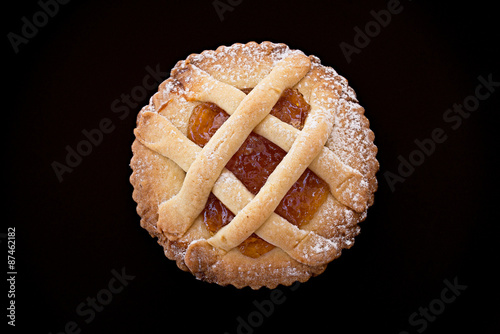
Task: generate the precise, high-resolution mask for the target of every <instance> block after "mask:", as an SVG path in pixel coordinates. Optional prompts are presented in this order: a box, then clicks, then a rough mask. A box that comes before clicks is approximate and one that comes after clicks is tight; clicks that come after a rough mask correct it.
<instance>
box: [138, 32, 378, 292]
mask: <svg viewBox="0 0 500 334" xmlns="http://www.w3.org/2000/svg"><path fill="white" fill-rule="evenodd" d="M243 88H253V90H252V91H251V92H250V93H249V94H248V95H246V94H245V93H243V92H242V91H241V90H240V89H243ZM285 88H295V89H297V90H298V91H299V92H300V93H301V94H302V95H303V96H304V99H305V100H306V101H307V102H308V103H309V104H310V105H311V111H310V113H309V115H308V117H307V118H306V122H305V125H304V128H303V129H302V131H299V130H297V129H295V128H294V127H292V126H290V125H288V124H286V123H284V122H282V121H280V120H279V119H277V118H276V117H274V116H272V115H269V111H270V110H271V108H272V106H273V105H274V103H276V101H277V100H278V98H279V97H280V95H281V92H282V91H283V90H284V89H285ZM203 102H212V103H215V104H217V105H218V106H219V107H221V108H222V109H224V110H225V111H226V112H227V113H228V114H230V115H231V117H229V119H228V120H227V121H226V122H225V123H224V124H223V125H222V127H221V128H220V129H219V130H218V131H217V132H216V133H215V135H214V136H213V137H212V138H211V140H210V141H209V143H208V144H207V145H206V146H205V147H204V148H203V149H202V148H201V147H199V146H198V145H196V144H195V143H193V142H191V141H190V140H189V139H188V138H187V137H186V134H187V125H188V120H189V118H190V116H191V113H192V111H193V109H194V108H195V107H196V106H197V105H199V104H200V103H203ZM250 131H254V132H255V133H257V134H260V135H262V136H264V137H266V138H267V139H269V140H271V141H272V142H274V143H275V144H277V145H278V146H280V147H281V148H282V149H284V150H285V151H287V152H288V154H287V155H286V156H285V158H284V159H283V161H281V163H280V164H279V165H278V167H277V168H276V170H275V171H274V172H273V173H272V174H271V175H270V177H269V178H268V180H267V182H266V184H265V185H264V187H263V188H262V189H261V191H260V192H259V193H258V194H257V195H255V196H254V195H253V194H251V193H250V192H249V191H248V190H247V189H246V188H245V186H244V185H243V184H242V183H241V182H240V181H239V180H238V179H237V178H236V177H235V176H234V175H233V174H232V173H231V172H229V171H228V170H227V169H225V168H224V166H225V165H226V163H227V161H228V160H229V159H230V158H231V156H232V155H233V154H234V152H235V151H236V150H238V148H239V147H240V146H241V143H242V142H243V141H244V140H245V139H246V137H247V136H248V134H249V133H250ZM134 133H135V135H136V140H135V141H134V143H133V145H132V151H133V157H132V160H131V164H130V165H131V168H132V170H133V173H132V175H131V178H130V181H131V183H132V185H133V186H134V192H133V198H134V200H135V201H136V202H137V212H138V213H139V215H140V216H141V226H142V227H143V228H145V229H146V230H147V231H148V232H149V233H150V234H151V236H153V237H156V238H158V242H159V243H160V244H161V245H162V246H163V248H164V251H165V255H166V256H167V257H168V258H169V259H172V260H175V261H176V262H177V265H178V266H179V268H181V269H183V270H188V271H190V272H192V273H193V274H194V275H195V276H196V277H197V278H199V279H202V280H205V281H208V282H215V283H217V284H220V285H227V284H231V285H234V286H236V287H238V288H241V287H245V286H250V287H251V288H253V289H258V288H260V287H262V286H266V287H269V288H274V287H276V286H277V285H278V284H283V285H290V284H292V283H293V282H295V281H300V282H305V281H307V280H308V279H309V278H310V277H311V276H315V275H318V274H320V273H322V272H323V271H324V270H325V268H326V265H327V264H328V263H329V262H330V261H332V260H333V259H335V258H337V257H338V256H340V254H341V251H342V249H344V248H350V247H351V246H352V244H353V242H354V237H355V236H356V235H357V234H358V233H359V231H360V229H359V226H358V223H359V222H361V221H363V220H364V219H365V218H366V212H367V209H368V207H369V206H370V205H371V204H372V203H373V198H374V192H375V191H376V189H377V180H376V178H375V174H376V172H377V170H378V168H379V165H378V162H377V160H376V153H377V148H376V146H375V145H374V143H373V140H374V135H373V132H372V131H371V130H370V128H369V122H368V120H367V119H366V117H365V116H364V109H363V108H362V107H361V106H360V105H359V104H358V101H357V99H356V95H355V93H354V91H353V90H352V88H350V87H349V86H348V84H347V81H346V80H345V79H344V78H343V77H341V76H339V75H338V74H337V73H336V72H335V71H334V70H333V69H332V68H330V67H326V66H323V65H321V63H320V61H319V59H318V58H317V57H314V56H309V57H307V56H306V55H304V54H303V53H302V52H301V51H298V50H291V49H290V48H288V46H286V45H284V44H275V43H271V42H263V43H261V44H257V43H255V42H250V43H247V44H234V45H232V46H229V47H226V46H221V47H219V48H218V49H217V50H215V51H204V52H202V53H201V54H192V55H190V56H189V57H188V58H187V59H186V60H184V61H180V62H178V63H177V64H176V66H175V67H174V69H173V70H172V72H171V77H170V78H169V79H167V80H166V81H164V82H163V83H162V84H161V85H160V87H159V90H158V92H157V93H156V94H155V95H154V96H153V97H152V98H151V100H150V103H149V104H148V105H147V106H145V107H144V108H143V109H142V110H141V111H140V112H139V115H138V118H137V127H136V129H135V131H134ZM307 167H309V168H310V169H311V170H312V171H313V172H315V173H316V174H317V175H318V176H319V177H321V178H322V179H323V180H324V181H325V182H326V183H327V184H328V185H329V188H330V194H329V195H328V198H327V200H326V201H325V203H324V204H323V205H322V206H321V207H320V209H319V210H318V211H317V212H316V214H315V215H314V217H313V219H312V220H311V221H310V222H309V223H308V224H306V225H305V226H303V227H301V228H298V227H297V226H295V225H293V224H291V223H289V222H288V221H286V219H284V218H282V217H280V216H279V215H277V214H275V213H274V209H275V208H276V205H277V204H278V203H279V201H280V200H281V198H282V197H283V196H284V194H285V193H286V192H287V191H288V189H289V188H290V186H291V185H292V184H293V183H294V182H295V181H296V180H297V178H298V177H299V176H300V175H301V174H302V172H303V171H304V170H305V169H306V168H307ZM210 192H212V193H213V194H214V195H215V196H216V197H217V198H219V200H220V201H221V202H222V203H224V204H225V205H226V206H227V207H228V208H229V209H230V210H231V211H232V212H234V213H235V215H236V216H235V218H234V219H233V220H232V221H231V222H230V223H229V224H228V225H226V226H225V227H223V228H222V229H220V230H219V231H218V232H217V233H216V234H215V235H213V236H212V235H211V234H210V233H209V232H208V230H207V229H206V228H205V226H204V224H203V222H202V218H201V217H200V212H201V211H202V210H203V208H204V206H205V202H206V200H207V197H208V195H209V194H210ZM254 232H255V233H256V234H257V235H258V236H260V237H261V238H262V239H264V240H266V241H267V242H269V243H271V244H273V245H274V246H276V247H275V248H274V249H273V250H271V251H270V252H268V253H266V254H264V255H261V256H260V257H258V258H251V257H248V256H245V255H243V254H242V253H241V252H240V251H239V250H238V248H237V246H238V245H239V244H240V243H241V242H242V241H243V240H245V239H246V238H247V237H248V236H249V235H250V234H252V233H254Z"/></svg>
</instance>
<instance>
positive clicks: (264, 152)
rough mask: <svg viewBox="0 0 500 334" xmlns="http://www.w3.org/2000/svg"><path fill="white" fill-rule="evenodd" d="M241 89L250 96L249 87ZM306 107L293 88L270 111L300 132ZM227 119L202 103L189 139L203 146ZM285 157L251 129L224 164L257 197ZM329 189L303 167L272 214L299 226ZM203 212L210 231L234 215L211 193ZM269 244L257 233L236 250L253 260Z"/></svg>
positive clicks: (319, 203)
mask: <svg viewBox="0 0 500 334" xmlns="http://www.w3.org/2000/svg"><path fill="white" fill-rule="evenodd" d="M242 91H243V92H245V93H246V94H248V93H249V92H250V91H251V88H248V89H242ZM309 109H310V106H309V104H308V103H307V102H306V101H305V100H304V97H303V96H302V94H300V93H299V92H298V91H297V90H295V89H286V90H285V91H284V92H283V93H282V94H281V97H280V99H279V100H278V102H276V104H275V105H274V107H273V109H272V110H271V115H273V116H275V117H277V118H279V119H280V120H282V121H283V122H286V123H288V124H290V125H292V126H294V127H295V128H297V129H299V130H302V128H303V127H304V122H305V119H306V117H307V114H308V112H309ZM228 118H229V115H228V114H227V113H226V112H225V111H224V110H222V109H221V108H219V107H218V106H217V105H216V104H213V103H209V102H205V103H202V104H200V105H198V106H197V107H196V108H194V110H193V114H192V115H191V118H190V119H189V126H188V138H189V139H190V140H192V141H193V142H195V143H196V144H198V145H199V146H201V147H203V146H205V144H206V143H208V141H209V140H210V138H211V137H212V136H213V134H214V133H215V131H217V129H218V128H219V127H220V126H221V125H222V123H224V122H225V121H226V120H227V119H228ZM285 155H286V152H285V151H284V150H283V149H281V148H280V147H279V146H277V145H276V144H274V143H272V142H271V141H269V140H267V139H266V138H264V137H262V136H260V135H258V134H256V133H253V132H252V133H251V134H250V136H248V138H247V139H246V140H245V142H244V143H243V145H242V146H241V147H240V148H239V150H238V151H237V152H236V153H235V154H234V155H233V157H232V158H231V160H229V162H228V163H227V165H226V168H227V169H228V170H229V171H231V172H232V173H233V174H234V175H235V176H236V177H237V178H238V179H239V180H240V181H241V182H242V183H243V184H244V185H245V187H246V188H247V189H248V190H249V191H250V192H251V193H252V194H254V195H256V194H257V193H258V192H259V190H260V188H262V186H263V185H264V183H266V180H267V178H268V177H269V175H270V174H271V173H272V172H273V170H274V169H275V168H276V166H277V165H278V164H279V163H280V161H281V160H282V159H283V158H284V157H285ZM328 191H329V190H328V185H327V184H326V183H325V182H324V181H323V180H322V179H320V178H319V177H318V176H316V174H314V173H313V172H312V171H311V170H309V169H306V170H305V172H304V173H303V174H302V175H301V177H300V178H299V179H298V180H297V182H295V184H294V185H293V186H292V187H291V188H290V190H289V191H288V192H287V194H286V195H285V197H283V199H282V200H281V202H280V204H279V205H278V207H277V208H276V210H275V213H277V214H278V215H280V216H281V217H283V218H285V219H286V220H288V221H289V222H290V223H292V224H295V225H297V226H298V227H301V226H303V225H305V224H306V223H307V222H309V221H310V220H311V219H312V217H313V216H314V214H315V213H316V211H317V210H318V209H319V207H320V206H321V205H322V204H323V202H324V201H325V200H326V198H327V196H328ZM202 215H203V222H204V223H205V226H206V227H207V229H208V231H209V232H210V233H211V234H212V235H213V234H215V233H216V232H217V231H218V230H219V229H220V228H222V227H223V226H225V225H227V224H229V222H230V221H231V220H232V219H233V218H234V214H233V213H232V212H231V211H230V210H229V209H228V208H227V207H226V206H225V205H224V204H223V203H222V202H221V201H219V200H218V199H217V197H215V196H214V195H213V194H212V193H211V194H210V196H209V198H208V200H207V204H206V206H205V209H204V210H203V212H202ZM273 248H274V246H273V245H271V244H270V243H268V242H267V241H265V240H263V239H262V238H260V237H259V236H257V235H256V234H255V233H254V234H252V235H251V236H250V237H248V238H247V239H246V240H245V241H244V242H242V243H241V244H240V245H239V250H240V252H241V253H243V254H244V255H246V256H249V257H252V258H257V257H259V256H261V255H262V254H265V253H267V252H268V251H270V250H271V249H273Z"/></svg>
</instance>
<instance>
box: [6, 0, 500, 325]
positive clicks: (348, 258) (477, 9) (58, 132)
mask: <svg viewBox="0 0 500 334" xmlns="http://www.w3.org/2000/svg"><path fill="white" fill-rule="evenodd" d="M222 2H227V1H224V0H222ZM238 3H239V4H238ZM490 3H491V4H492V5H486V2H484V3H482V2H480V1H475V2H473V3H466V2H454V3H453V5H445V4H436V3H435V2H433V3H432V4H430V3H429V4H425V3H424V2H423V1H412V2H410V1H403V0H402V1H401V5H402V7H403V10H402V12H401V13H400V14H397V15H393V16H392V19H391V22H390V24H389V25H388V26H387V27H384V28H382V29H381V31H380V33H379V34H378V35H376V36H374V37H373V38H371V41H370V43H369V44H368V45H367V46H366V47H365V48H363V49H362V50H361V52H360V53H359V54H353V55H352V61H351V62H350V63H348V62H347V61H346V58H345V57H344V55H343V53H342V51H341V49H340V47H339V44H340V43H341V42H346V43H349V44H351V45H352V44H353V39H354V35H355V31H354V30H353V29H354V27H356V26H358V27H360V28H361V29H363V28H364V26H365V24H366V23H368V22H369V21H372V20H373V17H372V16H371V14H370V11H371V10H375V11H379V10H382V9H385V8H386V5H387V1H357V2H355V3H352V2H348V1H332V2H326V1H325V2H319V1H307V2H306V1H301V2H294V1H272V2H271V1H260V2H257V1H249V0H245V1H233V4H235V5H234V6H232V11H226V12H224V13H223V17H224V19H223V20H221V19H220V18H219V16H218V14H217V12H216V9H215V8H214V6H213V4H212V1H199V2H194V1H152V0H144V1H71V2H70V3H69V4H65V5H60V7H59V9H58V12H57V14H56V15H55V16H54V17H53V18H50V19H48V20H47V23H46V24H44V25H43V26H42V27H40V28H39V31H38V33H37V34H36V36H34V37H32V38H30V39H29V40H28V43H27V44H23V45H21V46H20V47H19V52H18V53H15V52H14V51H13V48H12V46H11V44H10V43H9V41H8V38H7V34H8V33H9V32H13V33H16V34H21V29H22V25H23V21H22V17H26V18H27V19H28V20H29V21H32V17H33V15H34V14H35V13H36V12H38V11H40V10H41V9H40V5H39V4H37V2H35V1H24V2H16V6H15V7H14V5H13V4H12V2H9V3H8V7H5V6H6V5H4V9H3V18H4V20H3V21H4V22H5V27H4V36H6V37H5V38H4V47H5V51H4V54H5V55H6V56H7V58H6V59H7V62H5V63H4V64H5V65H4V66H5V67H6V68H7V76H6V78H5V80H4V87H7V91H6V92H5V93H4V100H5V101H7V102H8V104H7V105H8V107H7V108H5V109H4V115H5V118H4V126H3V129H4V131H2V132H3V134H4V136H5V138H4V141H3V142H4V155H3V165H4V179H5V182H6V183H7V188H6V189H5V190H4V192H5V194H6V198H7V202H6V205H5V209H6V212H7V216H6V218H4V224H5V227H4V228H3V229H2V231H0V232H1V233H4V234H5V233H6V232H7V226H12V227H15V228H16V252H15V257H16V269H17V272H18V274H17V276H16V277H17V281H16V298H15V301H16V327H15V330H22V329H25V328H36V332H37V333H49V332H52V333H59V332H63V331H64V328H65V326H66V324H67V323H68V322H70V321H74V322H76V324H77V328H78V330H81V333H119V332H122V333H166V332H171V331H174V330H177V331H181V330H182V331H187V332H189V333H191V332H200V333H224V332H228V333H236V332H238V317H241V318H242V319H248V316H249V315H252V314H253V315H254V320H255V319H257V320H259V318H258V316H255V314H256V312H255V311H256V310H257V308H256V306H255V305H254V304H253V301H259V302H261V301H264V300H268V299H269V296H270V290H268V289H261V290H259V291H253V290H251V289H248V288H247V289H242V290H237V289H235V288H234V287H219V286H217V285H214V284H208V283H204V282H200V281H197V280H196V279H194V278H193V277H192V276H191V275H190V274H189V273H185V272H182V271H181V270H179V269H177V267H176V265H175V263H173V262H171V261H169V260H167V259H166V258H165V257H164V255H163V252H162V249H161V247H160V246H159V245H157V244H156V241H155V240H153V239H152V238H150V237H149V235H148V233H147V232H146V231H145V230H143V229H141V228H140V226H139V217H138V215H137V214H136V212H135V203H134V202H133V200H132V197H131V194H132V187H131V185H130V183H129V181H128V178H129V176H130V173H131V170H130V168H129V161H130V158H131V156H132V154H131V149H130V146H131V144H132V141H133V139H134V138H133V133H132V131H133V128H134V126H135V115H136V114H137V112H138V111H139V110H140V108H141V107H142V105H144V104H146V103H147V102H148V98H144V99H143V101H141V102H140V103H139V105H138V106H137V107H135V108H130V114H129V115H128V116H127V117H125V118H124V119H120V118H119V117H118V116H119V114H116V113H113V111H112V108H111V103H112V102H113V101H114V100H116V99H119V98H120V96H121V94H130V92H131V90H132V89H133V88H134V87H136V86H140V85H142V79H143V78H144V77H145V76H146V75H147V71H146V69H145V68H146V67H147V66H149V67H152V68H154V67H155V66H157V65H158V66H159V67H160V69H161V70H162V71H163V72H169V71H170V69H171V68H172V67H173V66H174V65H175V63H176V62H177V61H178V60H181V59H185V58H186V57H187V56H188V55H189V54H190V53H199V52H201V51H203V50H205V49H215V48H216V47H218V46H219V45H231V44H232V43H234V42H243V43H245V42H248V41H252V40H255V41H258V42H260V41H264V40H270V41H273V42H283V43H286V44H288V45H289V46H290V47H291V48H297V49H301V50H303V51H304V52H305V53H306V54H314V55H316V56H318V57H320V59H321V60H322V63H323V64H326V65H329V66H332V67H333V68H335V69H336V70H337V72H338V73H339V74H341V75H343V76H345V77H346V78H347V79H348V80H349V83H350V85H351V86H352V87H353V88H354V89H355V90H356V93H357V95H358V98H359V100H360V102H361V104H362V105H363V106H364V107H365V109H366V115H367V117H368V118H369V119H370V122H371V128H372V129H373V131H374V132H375V135H376V139H375V142H376V145H377V146H378V148H379V153H378V159H379V161H380V164H381V168H380V171H379V173H378V179H379V190H378V192H377V194H376V198H375V204H374V206H373V207H372V208H370V209H369V212H368V218H367V220H366V221H365V222H363V223H362V224H361V227H362V232H361V235H360V236H359V237H357V239H356V243H355V245H354V247H353V248H351V249H350V250H347V251H345V252H344V253H343V255H342V256H341V258H339V259H338V260H336V261H334V262H332V263H331V264H330V265H329V267H328V268H327V270H326V272H325V273H323V274H322V275H320V276H318V277H316V278H312V279H311V280H310V281H309V282H307V283H305V284H302V285H300V286H299V288H298V289H296V290H295V291H291V290H290V289H289V288H286V287H280V288H279V289H280V290H282V292H283V295H284V296H285V298H286V299H285V300H284V302H283V303H282V304H280V305H275V307H274V310H273V312H272V314H271V315H269V316H266V317H263V321H262V323H261V324H259V326H256V328H252V331H253V332H255V333H271V332H276V331H280V332H299V331H303V330H304V328H306V329H307V330H308V331H310V332H321V333H323V332H330V333H367V332H374V331H377V332H379V333H400V332H401V331H408V332H410V333H416V332H417V329H424V328H423V327H420V326H412V325H411V324H410V323H409V320H408V318H409V316H410V315H411V314H412V313H414V312H418V311H419V308H420V307H428V306H429V304H430V303H432V302H433V301H434V302H435V300H436V299H439V298H440V296H441V292H442V291H443V289H444V288H445V283H444V280H449V281H450V282H453V281H454V280H457V281H458V283H459V284H460V285H466V286H467V288H466V290H465V291H463V292H461V294H460V296H458V297H457V299H456V300H455V301H454V302H452V303H450V304H446V306H445V309H444V311H443V312H442V314H439V315H438V316H437V317H436V319H435V320H434V321H432V322H430V321H429V322H428V326H427V328H425V331H424V332H425V333H455V332H459V331H462V330H469V331H471V332H474V333H494V332H495V330H498V329H499V324H498V321H499V319H498V318H499V317H498V314H499V307H498V298H499V294H498V283H497V280H496V273H495V267H498V257H497V255H498V253H495V252H496V251H497V244H498V241H497V237H496V235H495V233H494V232H493V228H494V226H495V225H496V224H497V222H498V218H497V217H496V213H495V211H496V202H497V201H496V199H497V192H496V189H497V178H496V174H497V172H496V170H494V169H493V166H492V164H491V163H490V162H491V160H492V157H493V156H495V155H496V152H497V151H496V147H497V145H496V144H497V142H498V140H497V129H496V124H497V123H496V122H494V121H492V117H493V116H495V114H496V113H497V112H498V106H499V104H498V96H499V95H500V88H496V90H497V91H496V92H495V93H493V94H492V95H491V97H490V98H488V99H486V100H485V101H481V103H480V105H479V108H478V110H477V111H476V112H474V113H472V114H471V116H470V117H469V118H467V119H464V120H463V123H462V124H461V126H460V127H458V129H456V130H453V129H452V128H451V125H452V124H453V123H446V122H445V121H444V120H443V114H444V113H445V111H446V110H447V109H449V108H451V107H452V106H453V104H455V103H457V104H461V103H462V102H463V101H464V99H465V98H466V97H467V96H470V95H474V93H475V88H476V86H477V85H478V84H479V81H478V77H479V76H483V77H484V78H487V77H488V75H490V74H491V75H492V78H493V80H494V81H496V82H499V81H500V72H499V68H498V59H499V56H500V54H499V43H498V40H499V35H498V28H497V25H498V23H497V22H498V15H497V14H495V12H497V10H496V9H494V7H493V4H494V2H490ZM495 21H496V22H495ZM165 78H166V76H165ZM153 93H154V90H150V91H148V95H152V94H153ZM104 118H109V119H110V120H111V121H112V124H113V126H114V130H113V131H112V132H111V133H109V134H105V135H104V138H103V140H102V142H101V143H100V144H99V145H98V146H94V147H93V149H92V152H91V154H89V155H88V156H86V157H84V158H83V159H82V161H81V163H80V164H78V166H76V167H75V168H74V169H73V171H72V172H71V173H66V174H64V175H63V181H62V182H59V180H58V178H57V176H56V174H55V172H54V170H53V168H52V166H51V164H52V163H53V162H54V161H58V162H61V163H64V160H65V157H66V147H67V146H68V145H69V146H70V147H72V148H75V147H76V145H77V144H78V143H79V142H81V141H82V140H84V139H85V137H84V136H83V134H82V131H83V130H91V129H95V128H97V127H98V126H99V122H100V121H101V120H102V119H104ZM435 128H442V129H443V130H444V132H445V134H446V136H447V140H446V141H445V142H444V143H442V144H437V145H436V149H435V152H434V153H433V154H431V155H430V156H428V157H426V159H425V161H424V163H422V165H420V166H418V167H417V168H415V171H414V172H413V173H412V174H411V175H410V176H409V177H407V178H406V180H405V182H404V183H397V184H396V185H395V191H394V192H392V191H391V189H390V187H389V185H388V183H387V181H386V179H385V177H384V174H385V173H386V172H388V171H390V172H393V173H396V174H397V173H398V171H397V170H398V165H399V160H398V156H402V157H404V158H408V157H409V155H410V154H411V153H412V152H414V151H415V149H416V148H417V147H416V144H415V143H414V140H415V139H419V140H423V139H425V138H429V137H430V136H431V132H432V130H434V129H435ZM1 245H2V249H3V251H4V252H7V242H6V239H5V235H2V243H1ZM122 268H124V269H123V270H125V272H126V274H127V275H131V276H134V277H135V278H134V279H133V280H132V281H130V282H129V284H128V285H127V286H126V287H124V289H123V291H121V292H120V293H117V294H115V295H113V296H112V300H111V301H110V303H109V304H108V305H106V306H104V309H103V310H102V311H101V312H97V313H96V314H95V318H94V319H92V321H90V323H86V322H85V320H88V315H86V316H82V315H81V314H79V313H78V312H77V311H76V308H77V306H78V305H79V304H80V303H82V302H84V303H85V302H86V300H87V298H89V297H90V298H95V297H96V295H98V294H99V292H100V291H101V290H102V289H106V288H107V286H108V283H109V282H110V280H111V278H112V277H113V274H112V270H113V269H114V270H116V271H118V272H120V271H121V270H122ZM6 272H7V269H6ZM5 275H6V274H5ZM5 289H6V290H4V291H2V292H1V294H2V295H4V296H5V297H4V299H3V300H4V302H3V304H2V305H3V309H4V310H5V308H6V307H7V305H8V304H7V303H8V302H9V299H8V298H6V294H7V286H6V287H5ZM101 293H103V292H101ZM4 312H7V311H4ZM3 319H4V320H2V321H3V322H7V319H6V318H5V317H3ZM257 320H255V321H257ZM9 328H10V329H11V330H12V329H13V328H11V327H9ZM241 331H242V329H241V328H240V332H241ZM243 331H244V330H243ZM247 332H248V328H247Z"/></svg>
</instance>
